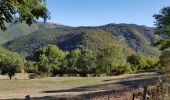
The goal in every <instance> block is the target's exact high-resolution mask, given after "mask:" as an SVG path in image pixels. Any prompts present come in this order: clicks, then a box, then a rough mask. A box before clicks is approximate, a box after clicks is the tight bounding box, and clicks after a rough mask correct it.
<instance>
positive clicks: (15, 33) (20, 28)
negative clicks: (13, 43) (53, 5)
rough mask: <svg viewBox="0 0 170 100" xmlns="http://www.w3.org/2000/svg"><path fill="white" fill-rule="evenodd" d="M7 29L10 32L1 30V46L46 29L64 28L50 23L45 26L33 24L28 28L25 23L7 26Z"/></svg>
mask: <svg viewBox="0 0 170 100" xmlns="http://www.w3.org/2000/svg"><path fill="white" fill-rule="evenodd" d="M7 27H8V30H6V31H1V30H0V44H3V43H5V42H8V41H10V40H13V39H15V38H18V37H20V36H24V35H27V34H30V33H32V32H34V31H37V30H41V29H45V28H54V27H62V26H60V25H56V24H50V23H46V24H44V23H40V22H39V23H36V24H32V25H31V26H28V25H27V24H25V23H12V24H7Z"/></svg>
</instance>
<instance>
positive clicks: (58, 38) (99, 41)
mask: <svg viewBox="0 0 170 100" xmlns="http://www.w3.org/2000/svg"><path fill="white" fill-rule="evenodd" d="M39 27H41V26H39ZM153 31H154V29H153V28H150V27H146V26H138V25H133V24H108V25H104V26H99V27H64V26H62V27H54V28H42V27H41V29H40V30H36V31H34V32H32V33H30V34H27V35H24V36H21V37H18V38H16V39H13V40H11V41H8V42H6V43H4V44H3V46H4V47H6V48H7V49H9V50H12V51H15V52H18V53H21V54H24V55H31V54H32V53H33V52H34V51H36V50H38V49H39V48H41V47H43V46H45V45H47V44H56V45H58V46H59V47H60V48H61V49H63V50H68V51H70V50H73V49H75V48H80V49H83V48H89V49H92V50H93V51H96V50H98V49H100V47H101V46H104V45H107V44H110V43H113V44H115V43H116V44H120V45H124V46H125V48H126V51H127V52H129V53H131V52H132V50H134V51H136V52H138V53H141V54H143V55H147V56H157V55H159V50H158V49H157V48H154V47H153V46H152V45H151V44H152V43H154V42H155V41H156V39H157V38H156V36H155V35H154V34H153ZM127 47H129V48H127ZM131 49H132V50H131Z"/></svg>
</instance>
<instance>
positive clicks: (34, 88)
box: [0, 73, 159, 100]
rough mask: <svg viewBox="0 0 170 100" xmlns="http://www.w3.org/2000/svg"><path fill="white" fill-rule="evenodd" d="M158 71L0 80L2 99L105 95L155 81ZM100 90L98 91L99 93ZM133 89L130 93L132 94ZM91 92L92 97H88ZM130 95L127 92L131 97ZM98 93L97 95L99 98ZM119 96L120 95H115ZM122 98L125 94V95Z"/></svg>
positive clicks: (0, 96)
mask: <svg viewBox="0 0 170 100" xmlns="http://www.w3.org/2000/svg"><path fill="white" fill-rule="evenodd" d="M158 76H159V75H158V74H156V73H138V74H125V75H119V76H109V77H48V78H41V79H25V80H17V79H12V80H9V79H1V80H0V90H1V91H0V98H1V99H24V98H25V96H26V95H30V97H31V98H33V99H42V100H43V99H57V98H68V100H69V98H76V97H77V98H79V97H83V98H86V97H88V98H89V97H90V99H93V98H94V97H95V95H98V94H100V96H102V97H104V96H105V95H106V94H107V95H106V96H108V95H112V96H113V94H114V95H115V92H116V93H119V94H121V93H123V92H125V91H126V90H128V91H131V90H132V91H133V89H137V88H138V87H140V86H142V85H143V84H145V83H147V82H153V80H155V79H156V78H157V77H158ZM96 93H97V94H96ZM132 93H133V92H130V94H131V95H132ZM89 95H91V96H89ZM131 95H128V96H129V97H131ZM100 96H98V97H100ZM116 96H119V95H116ZM122 97H123V96H122Z"/></svg>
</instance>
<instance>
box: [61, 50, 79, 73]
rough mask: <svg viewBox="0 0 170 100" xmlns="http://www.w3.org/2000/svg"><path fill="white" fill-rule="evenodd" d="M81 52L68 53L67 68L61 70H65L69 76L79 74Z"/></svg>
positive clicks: (66, 58)
mask: <svg viewBox="0 0 170 100" xmlns="http://www.w3.org/2000/svg"><path fill="white" fill-rule="evenodd" d="M80 55H81V51H80V50H79V49H76V50H73V51H71V52H70V53H68V54H67V55H66V57H65V61H66V62H64V63H66V64H65V67H63V66H62V68H61V69H63V70H65V72H66V73H68V74H76V73H78V59H79V58H80Z"/></svg>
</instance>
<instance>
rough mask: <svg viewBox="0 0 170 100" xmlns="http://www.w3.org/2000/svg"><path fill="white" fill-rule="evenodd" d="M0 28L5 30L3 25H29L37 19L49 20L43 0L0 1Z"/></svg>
mask: <svg viewBox="0 0 170 100" xmlns="http://www.w3.org/2000/svg"><path fill="white" fill-rule="evenodd" d="M0 10H1V12H0V15H1V18H0V28H1V29H2V30H6V26H5V23H6V22H7V23H11V22H23V21H25V22H26V24H28V25H31V24H32V23H33V22H35V21H36V20H38V19H39V18H43V19H44V20H46V19H48V18H49V12H48V10H47V8H46V6H45V0H1V1H0Z"/></svg>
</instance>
